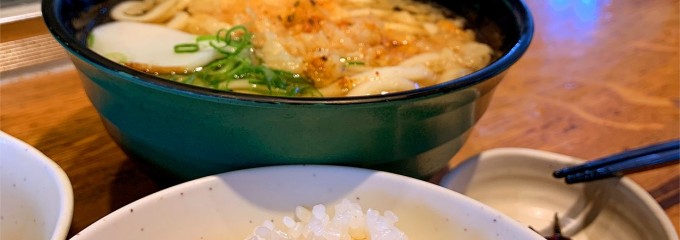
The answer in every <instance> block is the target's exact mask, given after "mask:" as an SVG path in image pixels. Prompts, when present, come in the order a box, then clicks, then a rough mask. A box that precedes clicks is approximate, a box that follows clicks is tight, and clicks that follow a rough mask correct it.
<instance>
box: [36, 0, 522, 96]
mask: <svg viewBox="0 0 680 240" xmlns="http://www.w3.org/2000/svg"><path fill="white" fill-rule="evenodd" d="M61 1H64V0H43V1H42V6H41V11H42V14H43V19H44V21H45V24H46V26H47V28H48V30H49V31H50V32H51V34H52V35H53V36H54V38H55V39H56V40H57V42H59V44H61V45H62V47H64V48H65V49H66V50H67V51H68V52H69V53H70V54H72V55H73V56H75V57H77V58H79V59H81V60H84V61H86V62H87V63H88V64H91V65H94V66H95V67H97V68H99V69H102V70H108V71H109V73H110V74H113V75H119V76H121V77H126V78H127V79H128V80H129V81H134V82H136V83H138V84H141V85H146V86H149V87H152V88H157V89H164V90H166V91H172V92H175V93H178V94H183V95H190V96H199V97H206V98H213V99H217V100H240V101H248V102H262V103H284V104H307V105H314V104H331V105H345V104H362V103H376V102H391V101H399V100H408V99H415V98H421V97H425V96H436V95H442V94H446V93H449V92H452V91H456V90H459V89H463V88H466V87H469V86H472V85H475V84H478V83H481V82H483V81H485V80H487V79H489V78H492V77H494V76H497V75H499V74H501V73H502V72H504V71H505V70H507V69H508V68H510V66H511V65H513V64H514V63H515V62H517V61H518V60H519V59H520V57H521V56H522V55H523V54H524V53H525V52H526V50H527V49H528V48H529V45H530V43H531V40H532V38H533V33H534V21H533V17H532V15H531V12H530V10H529V8H528V6H527V5H526V3H525V2H524V1H523V0H501V1H503V2H505V3H506V5H507V7H509V8H511V10H512V11H511V12H512V14H513V15H514V20H515V21H516V22H517V24H518V28H519V39H518V41H517V42H515V43H514V45H513V46H512V47H511V48H510V49H509V50H508V52H507V53H505V54H503V55H502V56H501V57H500V58H498V59H497V60H495V61H493V62H491V63H490V64H489V65H488V66H486V67H484V68H482V69H481V70H478V71H475V72H473V73H471V74H469V75H466V76H463V77H461V78H458V79H456V80H452V81H448V82H446V83H441V84H437V85H434V86H429V87H424V88H420V89H414V90H409V91H400V92H395V93H389V94H385V95H369V96H357V97H328V98H324V97H313V98H312V97H310V98H300V97H281V96H266V95H255V94H246V93H236V92H228V91H220V90H215V89H210V88H203V87H198V86H193V85H189V84H183V83H179V82H175V81H171V80H167V79H163V78H160V77H157V76H153V75H149V74H140V72H138V71H136V70H133V69H131V68H128V67H125V66H122V65H120V64H117V63H115V62H113V61H111V60H109V59H107V58H105V57H103V56H100V55H99V54H97V53H95V52H94V51H92V50H90V49H89V48H87V47H85V46H83V45H82V44H81V43H80V42H79V41H78V40H77V39H76V38H75V37H74V36H72V35H70V34H68V32H67V31H66V28H65V27H64V25H63V23H60V22H59V20H58V17H57V16H58V13H57V9H56V6H57V5H58V3H59V2H61Z"/></svg>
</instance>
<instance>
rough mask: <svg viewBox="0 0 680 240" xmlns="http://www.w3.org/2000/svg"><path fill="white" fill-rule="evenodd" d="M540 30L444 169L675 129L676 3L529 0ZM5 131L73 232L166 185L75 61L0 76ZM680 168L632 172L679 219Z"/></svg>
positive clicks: (582, 153)
mask: <svg viewBox="0 0 680 240" xmlns="http://www.w3.org/2000/svg"><path fill="white" fill-rule="evenodd" d="M527 3H528V5H529V6H530V8H531V10H532V12H533V14H534V18H535V21H536V32H535V38H534V41H533V42H532V45H531V47H530V48H529V50H528V52H527V53H526V55H524V57H523V58H522V59H521V60H520V61H519V62H518V63H517V64H516V65H515V66H513V67H512V68H511V70H510V71H509V72H508V74H507V76H506V78H505V79H504V81H503V82H502V83H501V84H500V85H499V86H498V88H497V90H496V93H495V95H494V99H493V101H492V103H491V106H490V107H489V109H488V111H487V112H486V114H485V115H484V116H483V118H482V119H481V121H480V122H479V124H477V125H476V126H475V127H474V129H473V131H472V133H471V136H470V138H469V140H468V141H467V143H466V144H465V146H464V147H463V149H462V150H461V151H460V152H459V153H458V154H457V155H456V156H455V157H454V158H453V159H452V161H451V164H450V165H451V166H452V167H453V166H455V165H456V164H458V163H460V162H461V161H462V160H464V159H466V158H468V157H470V156H473V155H475V154H477V153H479V152H481V151H484V150H487V149H492V148H498V147H525V148H533V149H539V150H546V151H551V152H556V153H561V154H566V155H571V156H575V157H578V158H582V159H594V158H597V157H602V156H605V155H608V154H611V153H615V152H619V151H622V150H625V149H629V148H635V147H640V146H644V145H648V144H652V143H656V142H660V141H665V140H670V139H674V138H680V62H679V58H680V51H679V48H680V47H679V45H680V42H679V36H678V34H679V29H680V24H679V21H680V20H679V17H678V16H679V14H678V13H679V9H680V4H679V1H678V0H531V1H527ZM0 129H1V130H2V131H4V132H6V133H8V134H10V135H13V136H15V137H17V138H19V139H21V140H23V141H25V142H27V143H29V144H31V145H33V146H35V147H36V148H37V149H38V150H40V151H42V152H43V153H45V154H46V155H47V156H48V157H50V158H52V159H53V160H54V161H56V162H57V163H58V164H59V165H60V166H61V167H62V168H63V169H64V170H65V171H66V173H67V175H68V176H69V178H70V179H71V181H72V184H73V189H74V194H75V209H74V215H73V222H72V227H71V231H70V235H69V236H71V235H73V234H75V233H77V232H79V231H80V230H82V229H84V228H85V227H87V226H88V225H89V224H91V223H93V222H94V221H96V220H97V219H99V218H101V217H103V216H105V215H106V214H108V213H110V212H112V211H114V210H116V209H118V208H120V207H122V206H124V205H125V204H128V203H130V202H132V201H134V200H137V199H139V198H142V197H144V196H146V195H148V194H150V193H153V192H156V191H158V190H159V189H161V186H159V185H158V184H156V183H155V182H154V181H153V180H152V179H151V178H150V177H149V176H148V175H147V174H145V173H144V172H142V171H141V170H140V169H139V168H138V167H137V166H135V164H133V163H132V162H131V161H130V160H129V159H128V157H127V156H126V155H125V154H124V153H123V152H122V151H121V150H120V148H119V147H118V146H117V145H116V144H115V143H114V142H113V141H112V140H111V138H110V137H109V136H108V135H107V133H106V132H105V130H104V128H103V126H102V124H101V122H100V119H99V117H98V116H97V113H96V111H95V109H94V108H93V107H92V105H91V104H90V102H89V100H88V99H87V97H86V95H85V93H84V92H83V89H82V87H81V84H80V80H79V76H78V74H77V72H76V71H75V70H74V69H73V68H72V67H67V68H63V69H60V70H54V71H50V72H39V73H34V74H31V75H28V76H25V77H23V78H21V79H18V80H16V79H15V80H12V81H4V80H3V81H2V84H0ZM679 175H680V168H679V167H678V165H671V166H668V167H664V168H660V169H655V170H652V171H647V172H642V173H636V174H632V175H630V177H631V178H632V179H633V180H634V181H635V182H637V183H638V184H640V185H641V186H642V187H643V188H644V189H646V190H647V191H648V192H649V193H650V194H651V195H652V196H653V197H654V198H655V199H656V200H657V202H658V203H659V204H660V205H661V207H662V208H663V209H664V210H665V211H666V213H667V214H668V217H669V218H670V219H671V221H672V222H673V224H674V226H675V228H676V231H677V229H678V226H679V224H680V205H679V204H678V202H679V201H680V178H679Z"/></svg>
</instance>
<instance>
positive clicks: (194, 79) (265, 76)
mask: <svg viewBox="0 0 680 240" xmlns="http://www.w3.org/2000/svg"><path fill="white" fill-rule="evenodd" d="M252 37H253V35H252V33H251V32H249V31H248V29H247V28H246V27H245V26H243V25H237V26H234V27H232V28H230V29H227V30H225V29H222V30H220V31H218V32H217V34H215V35H209V36H199V37H197V38H196V42H195V43H184V44H178V45H175V52H177V53H190V52H197V51H199V50H200V48H201V47H202V46H206V45H201V44H200V43H201V42H206V41H207V42H208V45H209V46H210V47H212V48H213V49H215V50H216V51H217V52H219V53H221V54H223V55H224V57H223V58H220V59H217V60H214V61H212V62H210V63H208V64H207V65H205V66H203V67H202V68H201V69H200V70H197V71H194V72H192V73H190V74H188V75H183V76H171V77H170V78H171V79H175V80H176V81H180V82H185V83H191V84H194V85H199V86H205V87H210V88H214V89H218V90H224V91H236V92H250V93H256V94H265V95H272V96H290V97H300V96H306V97H321V96H322V95H321V92H319V91H318V90H317V89H316V88H315V87H314V85H313V84H312V82H311V81H310V80H308V79H306V78H303V77H302V76H300V75H299V74H295V73H291V72H287V71H283V70H278V69H271V68H268V67H266V66H264V65H262V64H260V60H259V59H258V58H257V56H255V54H254V52H253V51H252V49H253V45H252V42H251V40H252Z"/></svg>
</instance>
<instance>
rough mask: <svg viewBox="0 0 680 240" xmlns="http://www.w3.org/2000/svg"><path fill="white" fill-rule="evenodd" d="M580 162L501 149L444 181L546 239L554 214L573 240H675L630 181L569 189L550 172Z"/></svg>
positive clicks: (650, 202) (646, 196)
mask: <svg viewBox="0 0 680 240" xmlns="http://www.w3.org/2000/svg"><path fill="white" fill-rule="evenodd" d="M583 161H584V160H582V159H577V158H573V157H569V156H564V155H560V154H556V153H550V152H545V151H538V150H531V149H523V148H499V149H493V150H489V151H485V152H482V153H481V154H479V155H478V156H476V157H473V158H471V159H468V160H466V161H464V162H463V163H461V164H460V165H459V166H457V167H456V168H454V169H453V170H452V171H450V172H449V173H448V174H447V175H445V176H444V177H443V178H442V181H441V185H442V186H444V187H446V188H449V189H452V190H454V191H457V192H460V193H463V194H465V195H467V196H469V197H471V198H473V199H476V200H478V201H480V202H482V203H484V204H486V205H488V206H490V207H493V208H495V209H497V210H499V211H501V212H503V213H505V214H506V215H507V216H510V217H512V218H514V219H516V220H518V221H519V222H521V223H522V224H523V225H525V226H531V227H533V228H535V229H537V230H538V231H539V232H541V234H544V235H547V234H549V233H551V231H552V224H553V217H554V215H555V214H556V213H557V214H558V215H559V217H560V223H561V225H562V233H563V234H564V235H565V236H570V237H572V239H574V240H586V239H592V240H595V239H597V240H609V239H617V240H628V239H631V240H633V239H635V240H646V239H655V240H677V239H678V236H677V233H676V231H675V229H674V227H673V225H672V223H671V222H670V220H669V219H668V217H667V215H666V214H665V212H664V211H663V210H662V209H661V207H660V206H659V205H658V203H657V202H656V201H655V200H654V199H653V198H652V197H651V196H650V195H649V194H648V193H647V192H646V191H645V190H644V189H642V188H641V187H640V186H638V185H637V184H635V183H634V182H633V181H632V180H630V179H628V178H626V177H623V178H611V179H605V180H601V181H594V182H589V183H579V184H572V185H567V184H566V183H564V181H563V180H562V179H556V178H554V177H552V172H553V171H554V170H557V169H560V168H563V167H566V166H572V165H576V164H579V163H583Z"/></svg>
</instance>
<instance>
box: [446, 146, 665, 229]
mask: <svg viewBox="0 0 680 240" xmlns="http://www.w3.org/2000/svg"><path fill="white" fill-rule="evenodd" d="M507 155H520V156H526V157H527V158H533V159H535V160H539V161H544V162H553V163H560V164H567V165H576V164H579V163H582V162H584V161H586V160H584V159H580V158H577V157H572V156H568V155H564V154H559V153H554V152H549V151H543V150H537V149H530V148H521V147H501V148H493V149H489V150H485V151H482V152H480V153H479V154H476V155H475V156H472V157H470V158H468V159H466V160H463V162H461V163H460V164H459V165H457V166H455V167H453V168H452V169H451V170H449V171H448V172H446V173H445V174H444V176H443V177H442V178H441V179H440V181H439V183H438V184H439V186H441V187H444V188H447V189H450V188H449V185H450V183H451V182H452V181H453V180H454V179H455V177H456V176H457V175H458V173H461V172H464V170H465V169H467V168H470V167H472V166H471V165H472V164H471V162H473V161H484V160H485V159H486V160H488V159H499V158H502V156H507ZM618 184H619V186H620V187H621V188H624V189H627V190H629V191H630V193H632V194H633V195H635V196H636V197H637V198H638V200H640V201H642V202H643V203H644V205H643V206H640V207H641V208H645V209H646V210H648V211H649V212H651V213H652V215H654V217H655V218H656V220H657V221H658V222H659V223H660V224H661V228H662V229H663V231H664V233H665V234H666V235H667V236H668V237H669V238H668V240H678V233H677V232H676V231H675V227H674V226H673V223H672V222H671V220H670V219H669V217H668V214H666V212H665V211H664V210H663V209H662V208H661V206H660V205H659V204H658V202H657V201H656V200H655V199H654V198H653V197H652V196H651V195H650V194H649V193H648V192H647V190H645V189H644V188H642V187H641V186H640V185H638V184H637V183H636V182H635V181H633V180H632V179H630V178H628V177H626V176H622V177H620V178H619V179H618ZM461 194H463V195H465V194H464V193H461Z"/></svg>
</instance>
